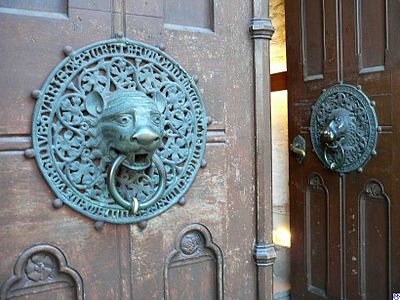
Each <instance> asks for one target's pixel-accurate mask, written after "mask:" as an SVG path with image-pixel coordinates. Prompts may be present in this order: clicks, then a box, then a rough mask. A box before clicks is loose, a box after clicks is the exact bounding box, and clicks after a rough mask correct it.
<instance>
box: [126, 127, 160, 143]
mask: <svg viewBox="0 0 400 300" xmlns="http://www.w3.org/2000/svg"><path fill="white" fill-rule="evenodd" d="M159 138H160V137H159V136H158V134H157V133H155V132H154V131H153V130H151V129H149V128H142V129H140V130H138V131H137V132H136V133H135V134H134V135H132V137H131V140H132V141H135V140H136V141H137V142H138V143H139V144H142V145H148V144H151V143H153V142H156V141H158V140H159Z"/></svg>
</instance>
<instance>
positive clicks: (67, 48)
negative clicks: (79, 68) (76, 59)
mask: <svg viewBox="0 0 400 300" xmlns="http://www.w3.org/2000/svg"><path fill="white" fill-rule="evenodd" d="M72 51H74V48H72V46H70V45H67V46H65V47H64V48H63V53H64V55H65V56H69V55H70V54H71V53H72Z"/></svg>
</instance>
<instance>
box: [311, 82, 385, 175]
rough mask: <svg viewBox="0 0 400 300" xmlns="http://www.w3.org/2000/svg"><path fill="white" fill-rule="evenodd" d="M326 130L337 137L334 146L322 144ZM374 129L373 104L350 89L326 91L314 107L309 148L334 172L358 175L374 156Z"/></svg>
mask: <svg viewBox="0 0 400 300" xmlns="http://www.w3.org/2000/svg"><path fill="white" fill-rule="evenodd" d="M325 128H328V130H329V129H332V131H334V132H335V133H336V134H337V136H338V139H337V140H336V141H335V142H334V143H332V144H329V143H328V144H327V143H325V142H322V141H321V133H322V131H323V130H324V129H325ZM377 128H378V121H377V118H376V113H375V109H374V103H372V102H371V101H370V100H369V99H368V97H367V96H366V95H365V94H364V93H363V92H362V91H361V90H360V89H357V88H355V87H353V86H351V85H347V84H340V85H336V86H333V87H331V88H329V89H327V90H325V91H324V92H323V93H322V94H321V96H320V97H319V98H318V100H317V101H316V102H315V104H314V106H313V110H312V114H311V122H310V134H311V141H312V145H313V148H314V150H315V153H316V155H317V156H318V158H319V159H320V160H321V161H322V162H323V163H324V165H325V166H326V167H327V168H330V169H332V170H333V171H336V172H341V173H348V172H352V171H355V170H358V171H361V170H362V168H363V166H364V165H365V164H366V163H367V162H368V160H369V159H370V157H371V156H372V155H375V154H376V143H377V137H378V134H377ZM335 165H336V166H338V167H333V166H335Z"/></svg>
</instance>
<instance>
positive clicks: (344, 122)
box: [320, 108, 355, 170]
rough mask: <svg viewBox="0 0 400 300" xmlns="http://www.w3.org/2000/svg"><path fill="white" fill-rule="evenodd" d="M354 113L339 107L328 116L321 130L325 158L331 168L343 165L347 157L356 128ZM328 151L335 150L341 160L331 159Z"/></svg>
mask: <svg viewBox="0 0 400 300" xmlns="http://www.w3.org/2000/svg"><path fill="white" fill-rule="evenodd" d="M354 122H355V118H354V115H353V114H352V113H351V112H350V111H348V110H346V109H344V108H337V109H335V110H334V111H332V113H331V114H330V115H329V116H328V118H327V119H326V121H325V125H324V127H323V129H322V131H321V137H320V138H321V142H322V143H324V147H325V149H324V158H325V161H326V162H327V163H329V166H330V169H332V170H333V169H336V168H339V167H341V166H342V165H343V164H344V162H345V159H346V156H345V155H346V148H348V145H349V141H350V140H351V138H352V136H351V134H352V133H353V132H354V129H355V123H354ZM328 152H334V154H335V155H337V156H338V157H340V158H339V161H331V160H330V159H329V158H328V157H329V153H328Z"/></svg>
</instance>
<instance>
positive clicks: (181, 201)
mask: <svg viewBox="0 0 400 300" xmlns="http://www.w3.org/2000/svg"><path fill="white" fill-rule="evenodd" d="M178 203H179V205H182V206H183V205H185V204H186V199H185V197H182V198H181V199H179V201H178Z"/></svg>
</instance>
